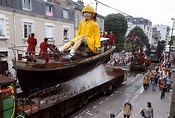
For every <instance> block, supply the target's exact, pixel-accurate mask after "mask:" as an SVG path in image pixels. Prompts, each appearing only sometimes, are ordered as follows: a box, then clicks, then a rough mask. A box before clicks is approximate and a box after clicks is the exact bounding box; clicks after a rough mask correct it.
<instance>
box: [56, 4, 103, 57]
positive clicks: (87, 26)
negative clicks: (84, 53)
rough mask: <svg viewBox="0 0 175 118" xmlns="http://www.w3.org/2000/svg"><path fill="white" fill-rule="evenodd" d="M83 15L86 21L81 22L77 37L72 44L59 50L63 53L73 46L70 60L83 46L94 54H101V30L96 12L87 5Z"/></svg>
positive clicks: (67, 44) (69, 43)
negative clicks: (95, 19)
mask: <svg viewBox="0 0 175 118" xmlns="http://www.w3.org/2000/svg"><path fill="white" fill-rule="evenodd" d="M82 13H83V16H84V20H83V21H81V23H80V25H79V28H78V33H77V36H76V37H75V38H74V39H72V40H71V41H70V42H68V43H66V44H65V45H63V46H62V47H60V48H58V51H59V52H60V53H63V52H64V51H65V50H67V49H69V48H70V47H71V46H72V47H71V50H70V52H69V55H67V57H68V58H72V57H73V56H74V55H75V51H76V50H77V49H78V48H79V47H80V45H82V44H83V45H84V46H86V47H87V48H89V49H90V51H92V52H93V53H94V54H98V53H100V47H101V41H100V29H99V26H98V24H97V22H95V21H94V16H96V12H95V11H94V8H93V7H92V6H90V5H87V6H86V7H84V8H83V9H82Z"/></svg>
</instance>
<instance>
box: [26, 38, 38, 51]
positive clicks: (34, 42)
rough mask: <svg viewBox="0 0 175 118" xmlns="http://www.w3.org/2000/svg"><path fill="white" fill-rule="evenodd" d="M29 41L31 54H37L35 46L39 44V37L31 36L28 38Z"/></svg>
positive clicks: (28, 49)
mask: <svg viewBox="0 0 175 118" xmlns="http://www.w3.org/2000/svg"><path fill="white" fill-rule="evenodd" d="M27 43H28V48H27V51H28V52H29V54H31V53H33V54H35V46H36V45H37V39H36V38H34V37H32V36H31V37H29V38H28V40H27Z"/></svg>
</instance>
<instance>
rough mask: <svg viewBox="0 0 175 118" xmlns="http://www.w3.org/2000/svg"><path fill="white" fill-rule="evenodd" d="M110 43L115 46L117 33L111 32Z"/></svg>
mask: <svg viewBox="0 0 175 118" xmlns="http://www.w3.org/2000/svg"><path fill="white" fill-rule="evenodd" d="M109 38H110V39H109V45H111V46H113V45H114V40H115V35H114V34H113V33H110V34H109Z"/></svg>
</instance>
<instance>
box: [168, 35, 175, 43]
mask: <svg viewBox="0 0 175 118" xmlns="http://www.w3.org/2000/svg"><path fill="white" fill-rule="evenodd" d="M170 43H171V45H175V36H171V40H170V41H169V42H168V44H169V45H170Z"/></svg>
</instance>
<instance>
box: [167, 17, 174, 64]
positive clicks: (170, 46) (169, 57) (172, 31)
mask: <svg viewBox="0 0 175 118" xmlns="http://www.w3.org/2000/svg"><path fill="white" fill-rule="evenodd" d="M171 20H173V25H172V31H171V38H170V47H169V52H168V61H169V60H170V53H171V44H172V37H173V30H174V29H173V28H174V26H175V18H171Z"/></svg>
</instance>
